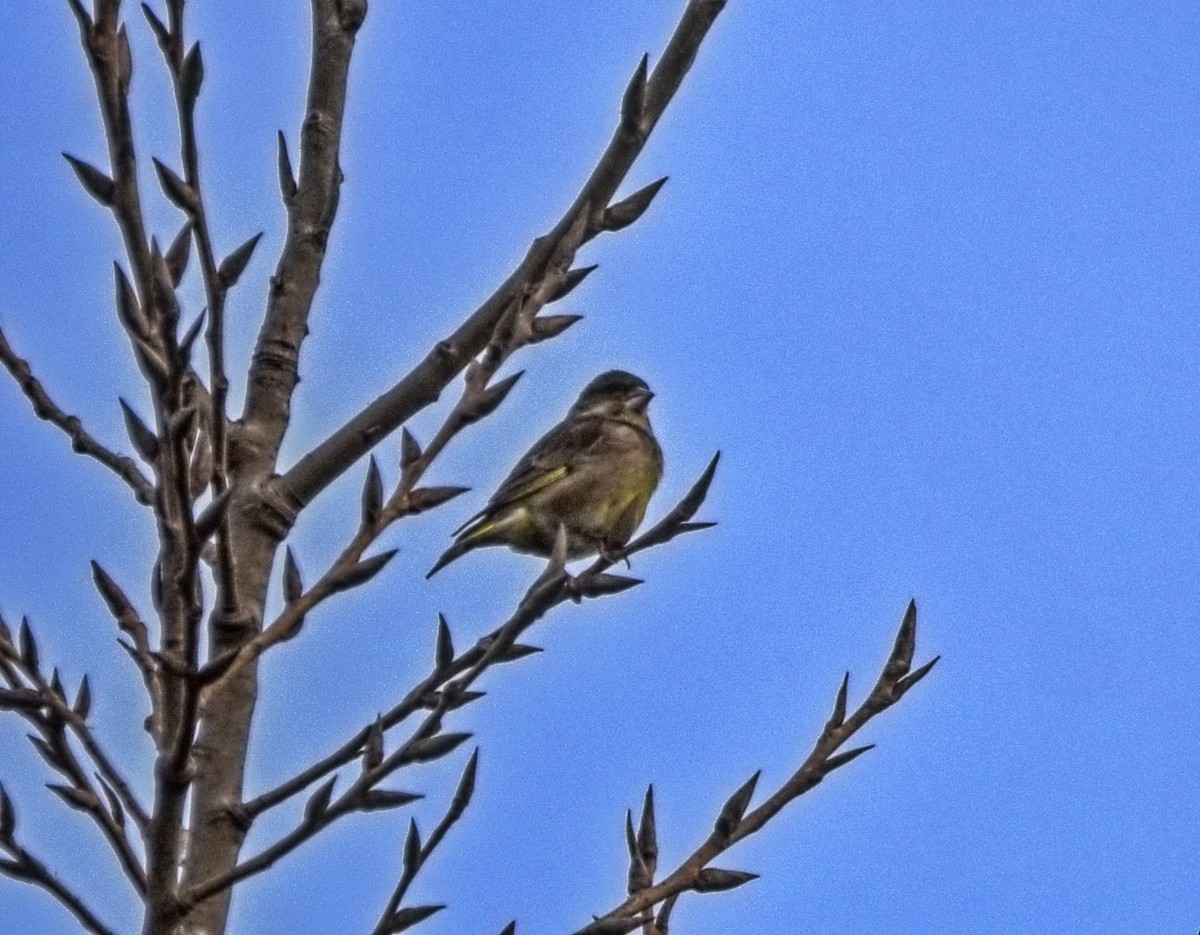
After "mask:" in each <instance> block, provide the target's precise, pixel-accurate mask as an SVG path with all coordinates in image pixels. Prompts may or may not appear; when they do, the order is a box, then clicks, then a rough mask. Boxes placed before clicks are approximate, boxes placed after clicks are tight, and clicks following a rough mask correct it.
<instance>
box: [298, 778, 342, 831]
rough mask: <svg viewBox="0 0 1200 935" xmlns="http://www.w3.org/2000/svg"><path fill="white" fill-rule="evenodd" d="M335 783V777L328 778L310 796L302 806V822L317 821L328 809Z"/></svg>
mask: <svg viewBox="0 0 1200 935" xmlns="http://www.w3.org/2000/svg"><path fill="white" fill-rule="evenodd" d="M336 782H337V776H336V775H334V776H330V777H329V779H328V780H327V781H326V782H324V783H322V785H321V788H319V789H318V790H317V791H316V792H314V793H313V794H312V797H311V798H310V799H309V800H308V802H307V803H306V804H305V806H304V820H305V821H306V822H308V823H310V824H311V823H313V822H316V821H319V820H320V819H321V817H322V816H323V815H324V814H325V810H326V809H327V808H329V800H330V799H331V798H332V797H333V785H334V783H336Z"/></svg>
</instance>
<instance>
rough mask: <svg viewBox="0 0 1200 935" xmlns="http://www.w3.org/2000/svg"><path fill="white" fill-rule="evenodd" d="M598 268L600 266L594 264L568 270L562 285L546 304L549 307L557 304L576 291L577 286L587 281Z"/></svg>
mask: <svg viewBox="0 0 1200 935" xmlns="http://www.w3.org/2000/svg"><path fill="white" fill-rule="evenodd" d="M598 268H599V264H596V263H593V264H592V265H591V266H580V267H577V268H576V269H569V270H567V271H566V273H564V274H563V281H562V284H561V285H559V287H558V288H557V289H556V290H554V292H553V293H552V294H551V295H550V297H549V298H548V299H546V304H547V305H549V304H551V303H552V302H557V301H558V300H559V299H562V298H565V297H566V296H567V295H569V294H570V293H571V292H572V291H574V289H575V287H576V286H578V285H579V284H580V283H581V282H583V281H584V280H585V279H587V278H588V276H590V275H591V274H592V273H593V272H595V271H596V270H597V269H598Z"/></svg>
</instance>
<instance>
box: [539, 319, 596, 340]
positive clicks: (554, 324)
mask: <svg viewBox="0 0 1200 935" xmlns="http://www.w3.org/2000/svg"><path fill="white" fill-rule="evenodd" d="M578 321H583V316H582V315H541V316H539V317H537V318H535V319H534V320H533V322H532V323H531V324H530V336H529V343H530V344H537V343H538V342H540V341H548V340H550V339H551V338H557V337H558V336H559V335H560V334H562V333H563V332H564V331H566V330H567V329H568V328H570V327H571V326H572V325H573V324H575V323H576V322H578Z"/></svg>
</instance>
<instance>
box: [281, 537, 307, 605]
mask: <svg viewBox="0 0 1200 935" xmlns="http://www.w3.org/2000/svg"><path fill="white" fill-rule="evenodd" d="M303 593H304V583H303V582H302V581H301V580H300V567H299V566H298V565H297V564H296V556H295V555H294V554H293V553H292V547H291V546H290V545H289V546H288V547H287V550H286V551H285V552H284V555H283V599H284V601H285V602H286V603H288V604H291V603H293V602H294V601H298V600H300V596H301V595H302V594H303Z"/></svg>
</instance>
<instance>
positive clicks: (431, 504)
mask: <svg viewBox="0 0 1200 935" xmlns="http://www.w3.org/2000/svg"><path fill="white" fill-rule="evenodd" d="M470 489H471V488H470V487H418V488H417V489H416V490H414V491H411V492H410V493H409V495H408V498H407V501H406V503H407V512H408V513H409V515H414V516H415V515H416V514H417V513H424V512H425V511H426V510H432V509H434V508H435V507H439V506H441V505H442V504H443V503H446V502H447V501H449V500H453V499H454V498H455V497H461V496H462V495H463V494H465V493H467V492H468V491H469V490H470Z"/></svg>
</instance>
